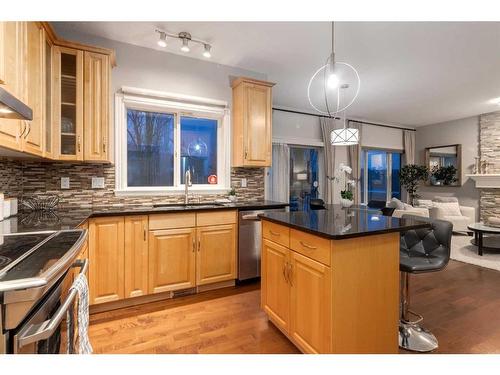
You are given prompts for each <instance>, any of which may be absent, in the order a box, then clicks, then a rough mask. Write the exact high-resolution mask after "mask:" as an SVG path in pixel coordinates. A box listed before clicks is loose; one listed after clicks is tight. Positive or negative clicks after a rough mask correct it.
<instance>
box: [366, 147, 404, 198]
mask: <svg viewBox="0 0 500 375" xmlns="http://www.w3.org/2000/svg"><path fill="white" fill-rule="evenodd" d="M400 169H401V152H398V151H391V150H378V149H364V150H363V152H362V153H361V201H362V203H364V204H368V203H369V202H371V201H372V202H373V201H377V202H384V203H385V202H388V201H390V200H391V198H398V199H401V184H400V182H399V171H400Z"/></svg>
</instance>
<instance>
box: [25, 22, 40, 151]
mask: <svg viewBox="0 0 500 375" xmlns="http://www.w3.org/2000/svg"><path fill="white" fill-rule="evenodd" d="M25 24H26V30H27V46H26V56H27V58H26V64H27V69H26V104H27V105H28V106H29V107H30V108H31V109H32V111H33V119H32V120H31V121H24V123H25V125H26V126H27V129H26V131H25V133H24V135H23V136H22V142H23V151H25V152H29V153H30V154H32V155H37V156H42V155H43V146H44V145H43V143H44V139H43V138H44V135H45V127H44V124H45V118H44V113H45V108H44V107H45V92H44V79H45V76H44V57H45V56H44V48H45V31H44V29H43V27H42V25H41V24H40V23H38V22H26V23H25Z"/></svg>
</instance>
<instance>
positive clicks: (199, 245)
mask: <svg viewBox="0 0 500 375" xmlns="http://www.w3.org/2000/svg"><path fill="white" fill-rule="evenodd" d="M199 251H201V243H200V239H199V238H198V252H199Z"/></svg>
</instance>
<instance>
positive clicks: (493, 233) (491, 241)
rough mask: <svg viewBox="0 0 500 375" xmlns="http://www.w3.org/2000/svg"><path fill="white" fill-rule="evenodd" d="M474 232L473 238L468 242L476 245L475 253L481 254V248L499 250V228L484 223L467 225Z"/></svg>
mask: <svg viewBox="0 0 500 375" xmlns="http://www.w3.org/2000/svg"><path fill="white" fill-rule="evenodd" d="M467 228H468V229H470V230H471V231H473V232H474V239H472V240H471V241H470V242H471V243H472V244H473V245H476V246H477V254H478V255H481V256H482V255H483V249H491V250H500V228H497V227H491V226H489V225H486V224H484V223H474V224H470V225H467ZM485 233H486V234H487V235H486V236H483V234H485Z"/></svg>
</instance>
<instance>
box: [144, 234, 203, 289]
mask: <svg viewBox="0 0 500 375" xmlns="http://www.w3.org/2000/svg"><path fill="white" fill-rule="evenodd" d="M195 250H196V229H195V228H181V229H167V230H155V231H150V232H149V293H162V292H167V291H172V290H178V289H186V288H192V287H194V286H195V285H196V273H195V271H196V252H195Z"/></svg>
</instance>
